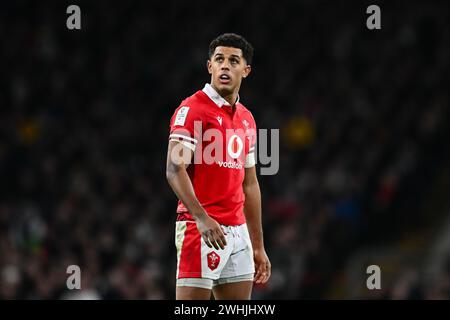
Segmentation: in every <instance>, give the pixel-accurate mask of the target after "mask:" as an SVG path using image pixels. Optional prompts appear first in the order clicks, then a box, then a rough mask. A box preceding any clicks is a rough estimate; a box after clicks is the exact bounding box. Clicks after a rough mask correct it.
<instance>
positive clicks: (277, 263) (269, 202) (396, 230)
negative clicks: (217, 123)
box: [0, 0, 450, 299]
mask: <svg viewBox="0 0 450 320" xmlns="http://www.w3.org/2000/svg"><path fill="white" fill-rule="evenodd" d="M79 5H80V7H81V12H82V22H81V26H82V29H81V30H79V31H69V30H68V29H67V28H66V25H65V19H66V18H67V14H66V13H65V9H66V8H65V7H64V4H55V3H53V4H47V3H45V2H44V3H29V1H28V2H27V1H16V2H14V3H12V4H5V8H4V10H2V11H1V12H0V41H1V43H2V48H1V50H0V70H1V76H0V298H3V299H17V298H21V299H79V298H92V299H173V298H174V290H175V266H176V254H175V246H174V233H175V230H174V222H175V217H176V213H175V210H176V204H177V201H176V200H177V199H176V197H175V195H174V194H173V192H172V191H171V190H170V187H169V186H168V184H167V182H166V180H165V162H166V148H167V138H168V130H169V120H170V117H171V116H172V114H173V111H174V110H175V108H176V107H177V106H178V104H179V103H180V101H181V100H183V99H184V98H185V97H187V96H189V95H190V94H192V93H193V92H195V91H196V90H198V89H200V88H202V87H203V85H204V84H205V83H206V82H209V78H208V74H207V72H206V59H207V48H208V44H209V42H210V41H211V40H212V39H213V38H214V37H216V36H217V35H219V34H220V33H223V32H236V33H240V34H242V35H243V36H244V37H246V38H247V39H248V40H249V41H250V42H251V43H252V44H253V46H254V47H255V58H254V63H253V72H252V74H251V76H250V77H249V78H248V79H246V80H245V82H244V83H243V86H242V90H241V101H242V102H243V103H244V105H246V106H247V107H248V108H249V109H250V110H251V111H252V112H253V115H254V117H255V119H256V122H257V124H258V126H259V128H268V129H271V128H276V129H280V170H279V172H278V174H277V175H274V176H260V178H259V181H260V185H261V189H262V198H263V221H264V236H265V243H266V250H267V251H268V254H269V257H270V259H271V262H272V268H273V269H272V272H273V273H272V278H271V280H270V282H269V283H268V284H267V285H263V286H262V285H258V286H255V288H254V292H253V298H255V299H322V298H327V297H329V296H330V290H331V289H332V288H333V286H334V285H335V283H336V281H337V280H336V279H339V277H341V276H342V273H343V268H344V266H345V263H346V261H347V259H348V258H349V257H350V255H351V253H352V252H354V251H355V250H356V249H358V248H360V247H361V246H363V245H365V244H380V243H383V244H386V243H390V242H391V241H395V239H396V238H397V237H399V236H400V235H403V234H405V233H408V232H409V231H410V230H414V228H416V227H417V226H419V225H421V224H427V223H428V221H427V217H426V215H424V213H423V212H422V211H421V210H420V207H421V205H422V204H423V202H424V201H426V199H427V196H428V193H429V190H430V189H431V187H432V186H433V183H434V181H435V177H436V176H438V175H439V172H440V170H441V168H442V167H444V166H445V165H446V164H448V159H449V157H448V156H449V155H448V151H447V149H448V148H445V147H443V146H445V143H446V139H447V138H446V137H448V130H449V129H448V128H449V126H448V120H447V117H446V115H447V114H448V107H449V106H448V103H449V91H448V80H449V79H448V69H449V57H450V47H449V46H450V41H449V39H450V23H449V21H450V16H449V13H448V12H450V11H447V10H442V8H439V7H437V6H434V5H432V4H431V3H430V4H427V3H422V4H420V5H419V4H417V5H414V4H411V5H409V6H408V7H402V6H400V5H396V4H393V3H391V4H389V5H388V4H386V7H382V29H381V30H377V31H370V30H368V29H367V28H366V26H365V19H366V17H367V15H366V13H365V8H363V7H361V5H359V7H358V6H356V7H351V6H349V7H347V6H343V5H342V4H339V3H338V2H329V1H328V2H325V1H314V2H313V1H299V2H296V3H294V2H288V3H283V2H276V3H275V2H274V1H268V0H264V1H257V2H256V1H255V2H252V1H250V2H246V4H245V5H243V4H242V3H241V2H240V1H235V0H233V1H229V2H227V4H226V5H223V6H222V5H216V4H212V3H211V2H206V1H199V2H197V1H196V2H195V3H191V2H178V1H177V2H175V1H165V2H158V3H153V2H144V1H129V2H127V3H121V4H111V3H109V2H106V1H96V2H95V3H91V2H85V3H84V2H81V3H80V4H79ZM449 256H450V255H449ZM69 265H78V266H80V268H81V275H82V277H81V279H82V283H81V286H82V290H81V291H69V290H67V287H66V279H67V277H68V274H67V273H66V269H67V267H68V266H69ZM449 275H450V271H449ZM449 275H448V276H449ZM404 277H407V275H405V276H404ZM404 277H403V278H404ZM403 278H402V279H403ZM401 281H403V280H401V279H400V280H399V282H401ZM396 288H400V289H397V291H395V290H393V291H395V292H399V291H401V283H399V284H397V286H396ZM435 290H440V289H439V288H435ZM442 290H444V289H442ZM445 290H447V291H446V293H442V292H440V293H439V294H440V295H436V296H438V297H446V298H450V295H449V293H448V289H445ZM395 292H394V293H392V294H389V295H387V296H386V297H388V298H389V297H392V296H395ZM397 296H401V295H397ZM403 297H405V295H403ZM342 298H345V296H344V297H342Z"/></svg>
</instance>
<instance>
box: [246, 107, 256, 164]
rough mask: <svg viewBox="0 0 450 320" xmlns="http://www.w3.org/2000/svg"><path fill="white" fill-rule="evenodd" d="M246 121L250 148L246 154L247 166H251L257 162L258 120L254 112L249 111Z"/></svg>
mask: <svg viewBox="0 0 450 320" xmlns="http://www.w3.org/2000/svg"><path fill="white" fill-rule="evenodd" d="M246 118H247V119H246V121H247V123H248V128H247V130H246V132H245V135H246V139H247V141H248V142H249V149H248V153H247V155H246V156H245V165H244V167H245V168H251V167H254V166H255V164H256V155H255V154H256V153H255V152H256V151H255V148H256V137H257V134H256V132H257V131H256V122H255V119H254V118H253V116H252V114H251V113H250V112H249V113H248V117H246Z"/></svg>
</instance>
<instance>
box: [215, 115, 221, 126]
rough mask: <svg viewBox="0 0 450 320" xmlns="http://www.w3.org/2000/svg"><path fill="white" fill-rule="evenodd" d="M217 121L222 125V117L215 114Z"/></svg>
mask: <svg viewBox="0 0 450 320" xmlns="http://www.w3.org/2000/svg"><path fill="white" fill-rule="evenodd" d="M216 119H217V121H218V122H219V124H220V125H222V117H219V116H217V118H216Z"/></svg>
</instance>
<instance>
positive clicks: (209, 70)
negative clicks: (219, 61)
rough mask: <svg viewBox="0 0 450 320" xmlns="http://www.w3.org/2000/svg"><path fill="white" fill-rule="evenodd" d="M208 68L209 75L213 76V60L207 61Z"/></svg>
mask: <svg viewBox="0 0 450 320" xmlns="http://www.w3.org/2000/svg"><path fill="white" fill-rule="evenodd" d="M206 68H207V69H208V73H209V74H212V65H211V60H208V61H206Z"/></svg>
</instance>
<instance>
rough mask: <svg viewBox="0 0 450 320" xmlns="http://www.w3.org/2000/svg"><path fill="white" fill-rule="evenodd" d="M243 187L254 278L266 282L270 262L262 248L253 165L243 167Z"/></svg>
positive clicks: (257, 187) (254, 168)
mask: <svg viewBox="0 0 450 320" xmlns="http://www.w3.org/2000/svg"><path fill="white" fill-rule="evenodd" d="M243 189H244V194H245V203H244V214H245V218H246V220H247V227H248V232H249V234H250V240H251V242H252V246H253V258H254V261H255V269H256V270H255V271H256V274H255V279H254V280H255V282H256V283H266V282H267V280H269V278H270V274H271V264H270V260H269V257H268V256H267V254H266V250H265V249H264V239H263V230H262V221H261V191H260V189H259V183H258V178H257V176H256V167H255V166H252V167H250V168H245V178H244V183H243Z"/></svg>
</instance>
